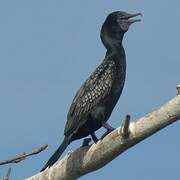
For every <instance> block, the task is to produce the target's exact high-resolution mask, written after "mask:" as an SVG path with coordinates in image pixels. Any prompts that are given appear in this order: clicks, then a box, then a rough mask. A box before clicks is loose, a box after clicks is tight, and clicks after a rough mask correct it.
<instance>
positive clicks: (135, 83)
mask: <svg viewBox="0 0 180 180" xmlns="http://www.w3.org/2000/svg"><path fill="white" fill-rule="evenodd" d="M179 7H180V3H179V1H178V0H173V1H171V2H170V1H169V0H159V1H144V0H138V1H137V0H136V1H132V0H123V1H122V0H111V1H108V0H104V1H96V0H91V1H85V0H78V1H70V0H61V1H58V0H56V1H55V0H52V1H49V0H31V1H24V0H21V1H19V0H17V1H12V0H11V1H0V137H1V140H0V160H3V159H9V158H11V157H14V156H16V155H18V154H21V153H23V152H30V151H31V150H32V149H34V148H37V147H39V146H41V145H42V144H46V143H48V144H49V145H50V147H49V148H48V150H46V151H44V152H42V153H41V154H39V155H36V156H33V157H30V158H28V159H26V160H25V161H23V162H21V163H18V164H12V165H11V164H8V165H4V166H1V167H0V177H2V176H3V175H4V174H5V173H6V171H7V169H8V168H9V167H11V168H12V174H11V179H12V180H21V179H24V178H25V177H29V176H32V175H34V174H36V173H37V172H38V171H39V170H40V169H41V168H42V166H43V165H44V163H45V162H46V161H47V159H48V158H49V157H50V156H51V154H52V153H53V152H54V151H55V149H56V148H57V146H58V145H59V144H60V143H61V141H62V139H63V131H64V125H65V122H66V115H67V112H68V110H69V106H70V104H71V102H72V99H73V97H74V95H75V93H76V91H77V90H78V88H79V87H80V85H81V84H82V82H83V81H84V80H85V79H86V78H87V77H88V76H89V74H90V73H91V72H92V71H93V70H94V69H95V67H96V66H97V65H98V64H100V63H101V61H102V60H103V57H104V55H105V48H104V47H103V45H102V43H101V41H100V37H99V32H100V29H101V26H102V23H103V22H104V20H105V18H106V16H107V15H108V14H109V13H110V12H112V11H116V10H123V11H127V12H131V13H135V12H141V13H143V17H142V21H141V22H140V23H136V24H134V25H133V26H132V27H131V28H130V29H129V32H128V33H127V34H126V36H125V38H124V48H125V50H126V56H127V78H126V83H125V88H124V90H123V94H122V96H121V98H120V101H119V102H118V104H117V106H116V108H115V109H114V111H113V114H112V115H111V117H110V119H109V123H110V124H111V125H112V126H114V127H118V126H119V125H120V123H121V120H122V119H123V118H124V117H125V115H126V114H130V115H131V117H132V120H136V119H138V118H140V117H141V116H144V115H145V114H146V113H148V112H151V111H153V110H155V109H157V108H158V107H160V106H161V105H163V104H164V103H166V102H167V101H168V100H170V99H171V98H173V97H174V96H175V95H176V89H175V86H176V84H177V83H180V53H179V51H180V50H179V47H180V46H179V41H180V36H179V32H180V21H179V19H180V11H179ZM179 129H180V123H179V122H176V123H174V124H172V125H171V126H168V127H167V128H165V129H163V130H162V131H160V132H158V133H156V134H155V135H153V136H151V137H150V138H148V139H146V140H145V141H143V142H141V143H140V144H138V145H136V146H135V147H133V148H131V149H129V150H128V151H126V152H125V153H123V154H122V155H121V156H119V157H118V158H116V159H115V160H114V161H112V162H110V163H109V164H108V165H106V166H105V167H104V168H102V169H100V170H98V171H96V172H93V173H90V174H88V175H86V176H83V177H81V178H80V179H82V180H92V179H93V180H99V179H103V180H109V179H123V180H131V179H138V180H152V179H155V180H156V179H163V180H169V179H178V178H179V170H180V167H179V162H180V156H179V152H180V141H179V132H180V131H179ZM97 134H98V135H99V136H100V134H102V131H100V132H98V133H97ZM81 142H82V140H79V141H77V142H74V143H72V144H71V145H70V146H69V147H68V149H67V150H66V152H65V153H67V152H68V151H69V150H74V149H76V148H77V147H79V146H80V145H81Z"/></svg>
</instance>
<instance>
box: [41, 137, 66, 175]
mask: <svg viewBox="0 0 180 180" xmlns="http://www.w3.org/2000/svg"><path fill="white" fill-rule="evenodd" d="M69 143H70V141H69V138H67V137H65V138H64V140H63V142H62V143H61V145H60V146H59V147H58V149H57V150H56V152H55V153H54V154H53V155H52V156H51V157H50V159H49V160H48V162H47V163H46V164H45V166H44V167H43V168H42V169H41V172H42V171H44V170H45V169H46V168H47V167H51V166H52V165H53V164H54V163H55V162H56V161H57V160H58V159H59V158H60V156H61V155H62V153H63V152H64V151H65V149H66V148H67V146H68V145H69Z"/></svg>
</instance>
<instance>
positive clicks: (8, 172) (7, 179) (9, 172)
mask: <svg viewBox="0 0 180 180" xmlns="http://www.w3.org/2000/svg"><path fill="white" fill-rule="evenodd" d="M10 174H11V168H9V169H8V171H7V173H6V176H4V177H3V180H9V177H10Z"/></svg>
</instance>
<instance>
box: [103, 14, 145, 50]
mask: <svg viewBox="0 0 180 180" xmlns="http://www.w3.org/2000/svg"><path fill="white" fill-rule="evenodd" d="M139 15H142V14H141V13H135V14H129V13H127V12H123V11H116V12H112V13H111V14H109V15H108V16H107V18H106V20H105V22H104V24H103V26H102V29H101V40H102V42H103V44H104V45H105V46H106V47H107V46H108V44H109V45H110V44H111V43H114V42H116V41H122V38H123V36H124V34H125V33H126V32H127V31H128V29H129V27H130V25H131V24H133V23H135V22H138V21H140V19H133V18H134V17H136V16H139Z"/></svg>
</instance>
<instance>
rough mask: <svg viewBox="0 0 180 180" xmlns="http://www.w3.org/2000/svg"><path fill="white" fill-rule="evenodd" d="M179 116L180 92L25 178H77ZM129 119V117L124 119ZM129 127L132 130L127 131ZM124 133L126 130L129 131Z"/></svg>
mask: <svg viewBox="0 0 180 180" xmlns="http://www.w3.org/2000/svg"><path fill="white" fill-rule="evenodd" d="M178 119H180V95H178V96H176V97H175V98H174V99H172V100H171V101H169V102H168V103H167V104H165V105H163V106H162V107H161V108H159V109H158V110H156V111H153V112H151V113H149V114H147V115H146V116H144V117H142V118H140V119H138V120H137V121H135V122H131V123H130V124H128V121H127V123H124V126H123V127H124V130H123V131H124V132H126V133H127V132H129V131H130V134H129V136H128V137H127V138H126V139H125V138H124V136H123V133H122V127H119V128H117V129H115V130H114V131H112V132H111V133H110V134H108V135H107V136H106V137H105V138H104V139H102V140H100V141H98V142H97V144H92V145H89V146H86V147H80V148H78V149H77V150H76V151H74V152H73V153H71V154H68V155H66V156H65V157H64V158H63V159H62V160H60V161H58V162H57V163H56V164H54V165H53V166H52V167H51V168H49V169H46V170H45V171H44V172H41V173H38V174H37V175H35V176H32V177H30V178H27V179H26V180H74V179H77V178H78V177H81V176H83V175H85V174H87V173H89V172H92V171H95V170H97V169H99V168H102V167H103V166H105V165H106V164H107V163H109V162H110V161H112V160H113V159H114V158H116V157H117V156H118V155H120V154H121V153H123V152H124V151H125V150H127V149H129V148H131V147H132V146H134V145H136V144H137V143H139V142H140V141H142V140H144V139H145V138H147V137H149V136H151V135H152V134H154V133H156V132H158V131H159V130H161V129H163V128H164V127H166V126H168V125H170V124H171V123H173V122H175V121H177V120H178ZM125 122H126V121H125ZM128 129H129V131H128ZM126 133H125V134H126Z"/></svg>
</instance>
